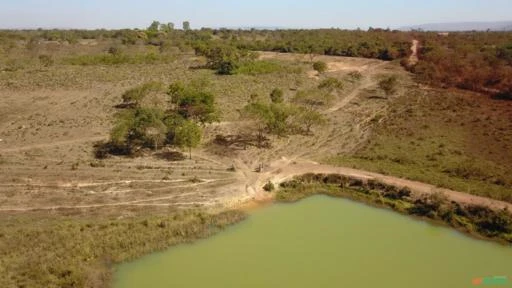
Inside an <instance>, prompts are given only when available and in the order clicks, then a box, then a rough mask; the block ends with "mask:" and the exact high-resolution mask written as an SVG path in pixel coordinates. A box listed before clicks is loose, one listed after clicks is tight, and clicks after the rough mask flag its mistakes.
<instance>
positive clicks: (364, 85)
mask: <svg viewBox="0 0 512 288" xmlns="http://www.w3.org/2000/svg"><path fill="white" fill-rule="evenodd" d="M386 64H387V63H386V62H382V63H380V64H377V65H375V66H373V67H371V69H369V71H368V73H367V74H366V75H365V77H364V79H363V80H361V82H360V83H359V86H358V87H357V88H356V89H354V91H352V92H351V93H350V94H348V95H347V96H345V97H344V98H343V99H342V100H341V101H338V102H337V103H335V104H334V105H332V107H331V108H329V109H328V110H327V111H326V112H327V113H332V112H335V111H338V110H340V109H342V108H343V107H345V106H347V104H349V103H350V102H351V101H352V100H354V99H355V98H356V97H357V96H358V95H359V93H361V91H363V90H364V89H368V88H370V87H372V86H374V85H376V84H377V81H376V80H374V79H372V77H371V76H373V75H374V74H375V72H376V71H377V69H378V68H379V67H381V66H384V65H386Z"/></svg>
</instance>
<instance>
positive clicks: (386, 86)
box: [379, 75, 398, 96]
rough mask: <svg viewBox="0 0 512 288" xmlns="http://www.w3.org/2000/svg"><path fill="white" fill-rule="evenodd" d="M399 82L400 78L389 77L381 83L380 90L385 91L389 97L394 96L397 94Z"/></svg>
mask: <svg viewBox="0 0 512 288" xmlns="http://www.w3.org/2000/svg"><path fill="white" fill-rule="evenodd" d="M397 82H398V78H397V77H396V76H394V75H393V76H389V77H387V78H385V79H382V80H380V81H379V88H380V89H382V90H384V93H386V95H387V96H389V95H393V94H395V93H396V85H397Z"/></svg>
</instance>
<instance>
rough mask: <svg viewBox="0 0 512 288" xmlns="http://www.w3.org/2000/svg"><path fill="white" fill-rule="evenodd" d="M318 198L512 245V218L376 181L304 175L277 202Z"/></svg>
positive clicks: (287, 184)
mask: <svg viewBox="0 0 512 288" xmlns="http://www.w3.org/2000/svg"><path fill="white" fill-rule="evenodd" d="M315 194H325V195H329V196H334V197H347V198H351V199H355V200H358V201H363V202H366V203H369V204H373V205H377V206H384V207H390V208H392V209H393V210H396V211H398V212H400V213H404V214H410V215H415V216H419V217H425V218H429V219H432V220H435V221H438V222H443V223H445V224H447V225H450V226H452V227H454V228H456V229H458V230H461V231H463V232H466V233H469V234H472V235H475V236H479V237H484V238H490V239H494V240H496V241H500V242H508V243H512V214H510V211H507V210H499V211H495V210H492V209H490V208H488V207H484V206H479V205H461V204H458V203H456V202H450V201H448V200H447V198H446V197H445V196H444V195H443V194H441V193H434V194H430V195H423V196H421V197H419V198H418V197H413V195H412V194H411V191H410V190H409V189H408V188H407V187H402V188H400V187H395V186H390V185H387V184H384V183H381V182H379V181H376V180H369V181H363V180H360V179H356V178H350V177H345V176H341V175H337V174H328V175H324V174H313V173H309V174H305V175H302V176H298V177H295V179H293V180H291V181H288V182H284V183H282V184H281V187H280V189H279V190H278V191H277V199H278V200H280V201H285V202H293V201H298V200H300V199H303V198H305V197H309V196H312V195H315Z"/></svg>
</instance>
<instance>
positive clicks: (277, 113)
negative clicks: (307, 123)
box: [243, 102, 296, 136]
mask: <svg viewBox="0 0 512 288" xmlns="http://www.w3.org/2000/svg"><path fill="white" fill-rule="evenodd" d="M295 110H296V108H295V107H294V106H291V105H286V104H283V103H271V104H265V103H261V102H254V103H249V104H247V105H246V106H245V107H244V110H243V115H244V116H245V117H246V118H249V119H253V120H255V121H257V122H258V123H259V124H258V132H259V134H260V135H261V134H262V133H263V132H264V131H265V130H266V131H267V132H269V133H271V134H275V135H279V136H284V135H286V134H287V133H289V132H290V131H292V130H293V129H292V125H291V123H290V119H291V116H292V115H294V113H295Z"/></svg>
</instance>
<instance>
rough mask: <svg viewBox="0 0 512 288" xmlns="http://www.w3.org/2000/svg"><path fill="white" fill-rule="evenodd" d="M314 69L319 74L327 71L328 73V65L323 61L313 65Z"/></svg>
mask: <svg viewBox="0 0 512 288" xmlns="http://www.w3.org/2000/svg"><path fill="white" fill-rule="evenodd" d="M313 69H315V71H317V72H318V73H320V74H322V73H324V72H325V71H327V64H326V63H325V62H322V61H317V62H315V63H313Z"/></svg>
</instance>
